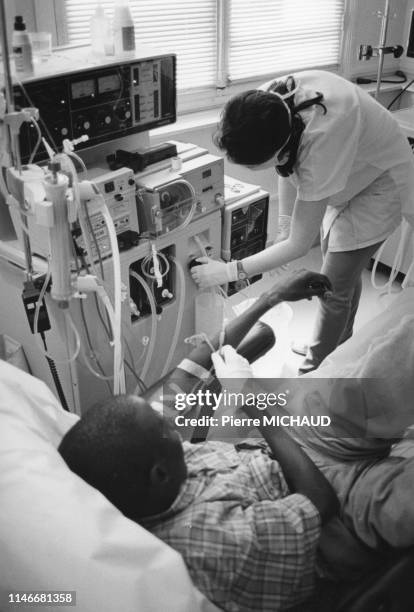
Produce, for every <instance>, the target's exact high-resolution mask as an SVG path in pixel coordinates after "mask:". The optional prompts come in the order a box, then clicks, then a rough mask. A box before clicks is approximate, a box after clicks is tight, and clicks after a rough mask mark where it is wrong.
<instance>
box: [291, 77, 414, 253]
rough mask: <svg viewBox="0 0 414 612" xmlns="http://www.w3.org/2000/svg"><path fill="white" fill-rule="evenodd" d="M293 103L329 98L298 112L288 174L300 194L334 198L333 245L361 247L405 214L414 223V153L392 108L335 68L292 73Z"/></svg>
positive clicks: (329, 223) (327, 224)
mask: <svg viewBox="0 0 414 612" xmlns="http://www.w3.org/2000/svg"><path fill="white" fill-rule="evenodd" d="M293 76H294V78H295V82H296V86H297V87H298V89H297V92H296V93H295V104H299V103H300V102H302V101H304V100H307V99H309V98H312V97H314V96H315V92H316V91H318V92H321V93H322V94H323V96H324V99H323V103H324V104H325V105H326V108H327V113H326V114H325V115H324V114H323V109H322V108H321V107H320V106H312V107H310V108H309V109H306V110H304V111H301V112H300V115H301V117H302V119H303V121H304V123H305V130H304V132H303V135H302V139H301V143H300V146H299V150H298V159H297V163H296V165H295V167H294V173H293V175H291V176H290V177H289V178H288V179H287V180H290V181H291V182H292V183H293V184H294V185H295V186H296V188H297V195H298V198H300V199H301V200H305V201H309V200H311V201H317V200H322V199H324V198H329V203H328V207H327V210H326V213H325V216H324V219H323V224H322V233H323V238H326V237H327V236H328V234H329V238H328V239H329V246H328V248H329V251H349V250H355V249H361V248H364V247H366V246H369V245H372V244H376V243H378V242H381V241H382V240H384V239H385V238H387V236H389V235H390V234H391V233H392V232H393V231H394V230H395V228H396V227H397V226H398V225H399V224H400V221H401V213H403V214H404V215H405V216H406V217H407V218H408V220H409V221H410V222H411V225H414V156H413V154H412V151H411V148H410V146H409V144H408V141H407V138H406V137H405V136H404V134H403V133H402V131H401V130H400V128H399V125H398V123H397V121H396V120H395V119H394V117H393V116H392V113H390V112H389V111H388V110H386V109H385V108H383V107H382V106H381V105H380V104H379V103H377V102H376V101H375V100H374V99H373V98H372V97H371V96H370V95H369V94H367V93H366V92H364V91H363V90H362V89H361V88H359V87H358V86H356V85H354V84H353V83H350V82H349V81H346V80H344V79H343V78H341V77H338V76H337V75H335V74H332V73H330V72H324V71H320V70H310V71H306V72H300V73H296V74H294V75H293Z"/></svg>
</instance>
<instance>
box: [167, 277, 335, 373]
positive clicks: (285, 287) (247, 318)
mask: <svg viewBox="0 0 414 612" xmlns="http://www.w3.org/2000/svg"><path fill="white" fill-rule="evenodd" d="M331 290H332V286H331V283H330V281H329V279H328V278H327V277H326V276H324V275H323V274H318V273H316V272H308V271H307V270H297V271H295V272H292V273H289V275H287V276H284V277H281V278H279V279H278V280H277V281H276V283H275V284H274V285H273V287H272V288H271V289H270V290H269V291H265V292H264V293H263V294H262V295H261V296H260V297H259V298H258V299H257V300H256V302H255V303H254V304H253V305H252V306H250V307H249V308H248V309H247V310H245V312H243V313H242V314H241V315H239V316H238V317H236V318H235V319H234V320H233V321H231V322H230V323H228V324H227V326H226V329H225V338H224V341H223V344H230V346H233V347H234V348H237V347H238V345H239V344H240V342H241V341H242V340H243V338H244V336H245V335H246V334H247V332H248V331H249V330H250V329H251V328H252V327H253V325H254V324H255V323H256V322H257V321H258V320H259V319H260V317H261V316H263V315H264V314H265V313H266V312H267V311H268V310H270V308H273V306H276V305H277V304H280V303H281V302H295V301H297V300H302V299H304V298H308V299H311V298H312V297H313V296H319V297H322V298H323V295H324V294H325V292H326V291H331ZM211 343H212V345H213V346H214V349H215V350H217V349H218V348H219V343H220V334H217V335H216V336H215V337H214V338H212V339H211ZM211 352H212V351H211V348H210V347H209V346H208V345H207V344H206V343H203V344H202V345H201V346H200V347H197V348H195V349H194V350H193V351H191V353H190V355H189V356H188V359H190V360H191V361H193V362H194V363H196V364H198V365H201V366H203V367H204V368H206V369H207V370H208V369H210V368H211V366H212V363H211ZM179 367H180V366H179V365H178V368H179ZM172 377H173V378H174V377H175V373H173V375H172Z"/></svg>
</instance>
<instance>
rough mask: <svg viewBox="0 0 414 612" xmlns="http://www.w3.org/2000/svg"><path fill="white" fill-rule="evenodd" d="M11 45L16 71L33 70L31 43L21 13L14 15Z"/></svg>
mask: <svg viewBox="0 0 414 612" xmlns="http://www.w3.org/2000/svg"><path fill="white" fill-rule="evenodd" d="M12 47H13V54H14V62H15V66H16V72H27V73H31V72H33V54H32V45H31V44H30V38H29V34H28V33H27V31H26V24H25V22H24V21H23V17H22V16H21V15H16V17H15V21H14V30H13V37H12Z"/></svg>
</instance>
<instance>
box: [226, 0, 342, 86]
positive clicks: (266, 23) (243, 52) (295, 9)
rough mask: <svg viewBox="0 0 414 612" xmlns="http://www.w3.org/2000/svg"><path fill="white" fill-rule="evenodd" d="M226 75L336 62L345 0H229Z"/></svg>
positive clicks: (240, 76)
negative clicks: (227, 68) (227, 69)
mask: <svg viewBox="0 0 414 612" xmlns="http://www.w3.org/2000/svg"><path fill="white" fill-rule="evenodd" d="M228 1H229V2H230V6H229V40H228V48H229V58H228V67H229V77H230V80H232V81H234V80H237V79H249V78H253V77H257V76H259V77H260V76H261V75H269V74H276V73H287V72H289V71H291V70H298V69H306V68H310V67H317V66H331V65H336V64H338V63H339V54H340V47H341V38H342V25H343V13H344V0H254V2H252V1H251V0H228Z"/></svg>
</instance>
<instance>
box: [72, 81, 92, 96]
mask: <svg viewBox="0 0 414 612" xmlns="http://www.w3.org/2000/svg"><path fill="white" fill-rule="evenodd" d="M71 91H72V99H73V100H79V99H80V98H88V97H91V96H94V95H95V81H94V79H88V80H87V81H74V82H73V83H72V84H71Z"/></svg>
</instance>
